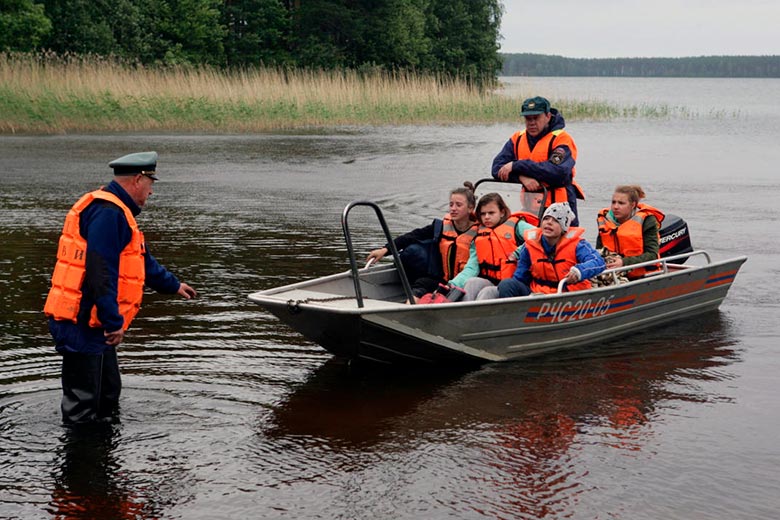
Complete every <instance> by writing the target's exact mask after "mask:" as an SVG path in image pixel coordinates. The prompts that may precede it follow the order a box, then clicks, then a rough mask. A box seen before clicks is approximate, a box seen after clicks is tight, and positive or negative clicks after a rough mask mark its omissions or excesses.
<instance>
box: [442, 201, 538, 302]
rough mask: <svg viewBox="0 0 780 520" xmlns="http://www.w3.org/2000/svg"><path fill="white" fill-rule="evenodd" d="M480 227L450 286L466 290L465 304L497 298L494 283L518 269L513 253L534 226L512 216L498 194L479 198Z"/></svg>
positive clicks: (525, 218) (525, 217)
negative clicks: (464, 262) (466, 302)
mask: <svg viewBox="0 0 780 520" xmlns="http://www.w3.org/2000/svg"><path fill="white" fill-rule="evenodd" d="M475 212H476V214H477V219H478V220H479V224H480V225H479V228H478V229H477V236H476V237H475V238H474V240H473V241H472V242H471V249H470V251H469V260H468V262H467V263H466V266H465V267H464V268H463V270H462V271H461V272H460V274H458V276H456V277H455V278H453V279H452V280H450V283H449V285H451V286H455V287H460V288H462V289H463V290H464V291H465V295H464V297H463V300H464V301H472V300H487V299H491V298H496V297H497V296H498V289H497V288H496V284H498V283H499V282H500V281H501V280H503V279H505V278H511V276H512V274H513V273H514V272H515V267H516V266H517V260H516V258H517V257H516V254H515V251H516V250H517V249H518V246H520V245H522V243H523V233H524V232H525V231H526V230H529V229H535V227H534V226H533V225H532V224H530V223H529V222H528V219H529V217H528V216H526V215H524V214H522V213H518V214H514V215H513V214H511V213H510V211H509V207H508V206H507V204H506V202H505V201H504V199H503V198H502V197H501V195H499V194H498V193H487V194H485V195H483V196H482V197H480V199H479V202H478V203H477V208H476V211H475Z"/></svg>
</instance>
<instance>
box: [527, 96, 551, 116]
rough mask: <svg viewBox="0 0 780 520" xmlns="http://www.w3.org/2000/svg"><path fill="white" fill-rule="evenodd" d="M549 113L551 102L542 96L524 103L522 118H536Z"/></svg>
mask: <svg viewBox="0 0 780 520" xmlns="http://www.w3.org/2000/svg"><path fill="white" fill-rule="evenodd" d="M548 112H550V102H549V101H547V99H546V98H543V97H541V96H536V97H532V98H528V99H526V100H525V101H523V108H521V109H520V115H521V116H535V115H537V114H547V113H548Z"/></svg>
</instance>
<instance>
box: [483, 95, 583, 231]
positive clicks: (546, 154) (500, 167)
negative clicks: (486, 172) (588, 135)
mask: <svg viewBox="0 0 780 520" xmlns="http://www.w3.org/2000/svg"><path fill="white" fill-rule="evenodd" d="M520 115H521V116H522V117H523V118H524V119H525V130H522V131H518V132H515V134H514V135H512V136H511V137H510V138H509V140H508V141H507V142H506V143H505V144H504V147H503V148H502V149H501V151H500V152H499V153H498V155H496V157H495V158H494V159H493V166H492V169H491V173H492V175H493V178H495V179H497V180H501V181H508V182H519V183H522V184H523V188H524V190H528V191H531V192H537V191H542V189H543V188H545V189H546V190H547V198H546V199H545V203H544V207H545V208H547V207H549V206H550V205H551V204H553V203H555V202H568V203H569V207H570V208H571V210H572V211H573V212H574V222H572V224H573V225H574V226H577V225H579V224H578V222H579V219H578V218H577V199H584V198H585V194H584V192H583V191H582V188H580V186H579V185H578V184H577V183H576V181H575V180H574V176H575V174H576V171H575V168H574V164H575V163H576V162H577V146H576V145H575V144H574V139H572V137H571V135H569V134H568V132H566V130H564V128H565V126H566V122H565V121H564V119H563V115H562V114H561V113H560V112H559V111H558V110H557V109H555V108H551V107H550V102H549V101H548V100H547V99H546V98H543V97H541V96H536V97H532V98H528V99H526V100H525V101H523V106H522V109H521V111H520Z"/></svg>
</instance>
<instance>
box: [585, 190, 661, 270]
mask: <svg viewBox="0 0 780 520" xmlns="http://www.w3.org/2000/svg"><path fill="white" fill-rule="evenodd" d="M644 197H645V192H644V190H643V189H642V187H641V186H636V185H632V186H618V187H616V188H615V193H613V194H612V205H611V206H610V207H609V208H604V209H602V210H601V211H599V214H598V217H597V218H596V223H597V224H598V226H599V236H598V238H597V239H596V248H597V249H601V248H602V247H603V248H605V249H606V250H607V251H608V252H609V253H608V254H607V255H606V258H607V259H606V262H607V269H612V268H615V267H623V266H627V265H633V264H638V263H641V262H649V261H650V260H655V259H656V258H660V255H659V253H658V250H659V247H660V236H659V233H658V229H659V227H660V225H661V222H663V220H664V216H665V215H664V213H663V212H662V211H660V210H658V209H656V208H654V207H652V206H650V205H648V204H643V203H641V202H639V201H640V200H641V199H643V198H644ZM658 268H659V267H658V265H650V266H645V267H637V268H636V269H632V270H631V271H628V273H627V275H628V279H629V280H634V279H636V278H641V277H642V276H644V275H645V274H646V273H648V272H652V271H657V270H658Z"/></svg>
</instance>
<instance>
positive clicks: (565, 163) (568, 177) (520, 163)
mask: <svg viewBox="0 0 780 520" xmlns="http://www.w3.org/2000/svg"><path fill="white" fill-rule="evenodd" d="M550 113H551V114H552V118H551V119H550V123H549V124H548V125H547V127H546V128H545V129H544V130H542V132H541V133H540V134H539V135H538V136H536V137H535V138H534V137H531V136H530V135H528V134H527V133H526V134H525V137H524V138H527V139H528V145H529V148H531V149H533V147H534V145H535V144H536V143H537V142H538V141H539V139H541V138H542V137H544V136H545V135H547V134H549V133H550V132H552V131H553V130H563V129H564V128H565V127H566V121H564V119H563V116H562V115H561V114H560V113H559V112H558V110H557V109H555V108H552V109H550ZM556 148H562V149H563V150H564V152H565V154H564V157H563V160H562V161H561V162H560V163H559V164H554V163H553V162H551V161H544V162H535V161H532V160H530V159H524V160H518V159H517V157H515V147H514V144H513V143H512V139H511V138H510V139H508V140H507V142H506V144H504V147H503V148H502V149H501V151H500V152H499V153H498V155H496V157H495V158H494V159H493V166H492V168H491V174H492V175H493V178H494V179H498V170H500V169H501V167H502V166H503V165H505V164H506V163H508V162H513V164H512V173H510V174H509V180H508V182H515V183H519V182H520V175H525V176H527V177H531V178H533V179H536V180H537V181H539V182H544V183H546V184H548V185H549V186H553V187H558V186H566V195H567V198H568V199H569V206H571V209H572V211H573V212H574V215H575V218H574V221H573V222H572V226H578V225H579V219H578V218H577V217H576V215H577V192H576V190H575V188H574V186H572V169H573V168H574V164H575V160H574V157H573V156H572V152H571V150H570V149H569V147H568V146H566V145H562V146H560V147H556Z"/></svg>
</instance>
